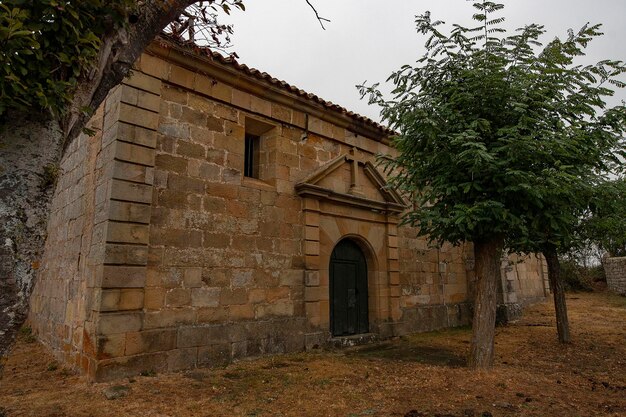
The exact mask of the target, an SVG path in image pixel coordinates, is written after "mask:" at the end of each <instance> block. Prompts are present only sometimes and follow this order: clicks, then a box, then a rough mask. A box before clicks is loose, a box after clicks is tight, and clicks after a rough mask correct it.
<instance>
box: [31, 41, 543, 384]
mask: <svg viewBox="0 0 626 417" xmlns="http://www.w3.org/2000/svg"><path fill="white" fill-rule="evenodd" d="M156 50H158V48H156ZM167 54H168V55H167V57H165V56H164V57H158V56H156V55H144V56H143V57H142V59H141V61H140V62H139V63H138V69H137V71H136V72H135V73H134V75H133V76H132V77H131V78H130V79H129V80H128V81H127V82H125V85H123V86H121V87H119V88H117V89H115V90H114V91H112V93H111V95H110V97H109V99H108V100H107V102H106V104H105V106H104V107H103V109H101V110H99V117H100V119H99V121H98V122H97V124H98V126H99V127H100V130H99V132H100V133H99V134H98V136H96V138H95V140H93V141H90V140H88V139H87V138H82V139H81V140H80V141H78V142H77V143H76V144H73V145H72V146H70V148H69V150H68V153H67V155H66V157H65V158H64V162H63V165H62V168H63V175H62V176H61V177H60V179H59V185H58V189H57V191H56V197H55V203H54V207H53V214H52V217H51V222H50V225H49V236H50V238H49V243H48V246H47V253H46V256H45V260H44V264H45V265H44V268H43V269H42V277H43V278H42V280H41V281H40V284H38V285H39V286H40V287H39V289H38V291H36V293H35V297H34V299H33V311H32V317H34V323H35V327H36V329H38V331H39V332H40V334H42V333H43V334H47V335H49V336H46V337H47V342H48V343H49V344H50V345H52V346H53V347H54V348H55V349H57V350H58V351H61V350H62V349H63V348H64V346H68V345H71V348H70V351H71V355H74V356H76V355H82V356H83V357H84V358H85V360H84V363H83V364H81V366H82V367H83V369H85V370H86V371H87V372H89V373H90V374H91V375H92V376H94V377H95V378H100V379H104V380H107V379H112V378H119V377H121V376H125V375H132V374H136V373H139V372H142V371H156V372H162V371H167V370H178V369H183V368H190V367H195V366H219V365H223V364H225V363H227V362H229V361H231V360H233V359H238V358H242V357H245V356H253V355H262V354H276V353H283V352H290V351H297V350H304V349H314V348H318V347H321V346H323V345H325V344H327V343H328V342H329V339H330V338H331V336H332V335H331V334H330V331H329V329H331V306H333V305H334V304H333V300H331V288H333V283H334V281H333V280H336V279H341V278H340V277H337V276H334V275H333V272H332V271H333V270H332V268H331V258H332V255H333V250H334V248H335V247H336V246H337V244H338V243H339V242H340V241H341V240H342V239H351V240H353V241H354V242H355V243H356V245H357V247H358V248H360V250H361V251H362V252H363V256H364V257H365V259H366V266H367V271H364V272H366V276H365V279H366V281H367V286H366V288H367V292H368V294H367V300H368V303H367V305H366V306H362V308H367V311H368V319H369V322H368V323H367V324H368V330H369V332H371V333H373V334H375V336H371V337H381V338H385V337H390V336H392V335H402V334H406V333H409V332H413V331H423V330H432V329H435V328H440V327H444V326H457V325H464V324H467V323H468V320H469V317H470V315H469V306H468V305H467V303H466V302H467V300H468V299H470V297H471V292H472V285H473V279H474V274H473V255H472V252H473V249H472V247H471V245H469V244H468V245H463V246H461V247H452V246H450V245H443V246H442V247H438V248H434V247H430V246H429V245H428V244H427V240H426V239H424V238H417V237H416V235H417V230H415V229H413V228H410V227H406V226H398V223H399V219H400V214H399V213H397V212H393V211H388V208H389V207H391V205H390V204H399V203H398V201H399V200H398V199H397V198H396V197H393V196H391V197H390V195H391V194H390V192H389V190H386V189H385V184H384V180H383V179H381V178H382V177H381V176H380V175H378V174H376V173H375V172H374V171H373V169H374V168H373V165H371V164H370V163H375V161H376V154H378V153H381V154H385V153H393V152H394V150H393V149H390V148H389V147H388V146H387V145H386V144H385V143H386V142H384V141H382V140H381V137H382V135H383V132H382V131H377V130H376V128H373V127H371V128H370V127H367V126H366V125H367V123H365V124H364V123H363V121H362V120H361V119H358V120H354V119H352V118H351V116H349V115H346V114H344V113H341V112H340V113H337V112H336V111H335V110H333V109H332V108H325V106H323V105H320V104H319V103H308V102H306V99H305V98H304V97H299V96H298V97H296V96H295V95H293V93H292V92H286V91H283V92H281V90H280V88H278V87H277V86H275V85H273V86H271V88H267V87H268V86H267V85H266V84H264V83H265V81H261V80H258V79H256V78H254V77H252V78H250V77H249V76H248V75H246V74H244V73H242V74H240V77H241V78H240V79H241V80H243V79H245V80H246V82H245V83H243V84H242V85H228V84H225V83H224V82H223V81H222V80H223V79H224V75H223V74H224V73H223V70H224V68H222V67H221V65H223V64H221V63H220V62H219V61H218V60H214V61H209V60H205V61H203V63H202V70H201V71H198V70H197V69H194V65H193V60H192V58H191V57H189V56H185V57H179V58H180V59H182V60H184V61H185V62H186V64H185V67H184V68H183V67H182V66H180V65H179V64H178V63H174V61H173V60H172V61H170V59H172V57H174V56H175V55H176V54H178V52H177V50H176V48H174V49H171V50H169V52H168V53H167ZM157 55H158V54H157ZM212 68H213V69H212ZM226 70H227V71H228V72H229V73H230V72H232V71H235V69H233V68H231V67H228V68H227V69H226ZM211 71H215V72H216V74H211ZM218 75H219V76H218ZM245 85H248V86H255V87H254V88H251V89H250V88H247V87H244V86H245ZM251 90H253V91H251ZM287 103H293V106H291V105H289V104H287ZM307 109H308V110H307ZM331 120H332V121H333V122H332V123H331V122H330V121H331ZM342 120H343V122H342ZM355 122H356V123H355ZM368 132H369V133H368ZM246 134H249V135H255V136H258V137H259V139H255V140H254V141H255V143H256V144H257V149H255V150H254V152H253V154H254V158H253V159H255V161H256V162H255V164H256V165H258V175H257V173H256V171H257V170H256V168H255V170H254V171H255V173H254V176H255V178H251V177H246V176H245V175H244V172H246V171H247V170H246V161H245V157H244V154H245V148H246ZM85 161H86V163H84V162H85ZM307 187H308V188H307ZM305 188H306V190H308V191H306V192H302V191H301V190H303V189H305ZM392 197H393V198H392ZM392 200H393V201H392ZM502 271H503V274H502V277H503V278H502V279H503V281H502V286H501V287H502V289H503V290H502V292H501V293H500V294H499V298H500V300H501V302H503V303H509V304H511V303H524V302H526V301H529V300H535V299H541V298H543V297H544V296H545V295H546V294H547V292H546V287H545V283H544V279H543V278H544V274H543V273H544V268H543V263H542V260H541V259H537V258H534V257H526V258H523V259H521V258H520V259H517V258H515V259H511V262H510V263H506V262H505V263H503V266H502ZM337 297H338V300H337V302H342V299H341V297H339V296H337ZM343 301H345V302H347V301H346V300H343ZM52 334H54V335H52ZM67 356H68V359H69V356H70V355H67Z"/></svg>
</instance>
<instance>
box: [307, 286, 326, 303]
mask: <svg viewBox="0 0 626 417" xmlns="http://www.w3.org/2000/svg"><path fill="white" fill-rule="evenodd" d="M322 299H328V288H327V287H306V288H305V289H304V301H306V302H307V303H308V302H312V301H320V300H322Z"/></svg>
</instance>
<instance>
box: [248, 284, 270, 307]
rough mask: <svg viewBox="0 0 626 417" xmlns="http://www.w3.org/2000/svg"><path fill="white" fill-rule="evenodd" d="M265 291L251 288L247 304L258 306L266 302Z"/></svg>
mask: <svg viewBox="0 0 626 417" xmlns="http://www.w3.org/2000/svg"><path fill="white" fill-rule="evenodd" d="M266 293H267V290H265V289H263V288H253V289H251V290H250V291H249V292H248V303H250V304H258V303H262V302H264V301H266V300H267V297H266Z"/></svg>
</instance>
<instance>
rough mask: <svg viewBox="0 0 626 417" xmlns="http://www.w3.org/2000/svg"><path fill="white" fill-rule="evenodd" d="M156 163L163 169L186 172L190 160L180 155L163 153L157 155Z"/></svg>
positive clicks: (180, 172)
mask: <svg viewBox="0 0 626 417" xmlns="http://www.w3.org/2000/svg"><path fill="white" fill-rule="evenodd" d="M155 165H156V167H157V168H158V169H160V170H163V171H170V172H176V173H178V174H185V173H186V172H187V166H188V160H187V159H185V158H183V157H180V156H173V155H164V154H161V155H157V156H156V158H155Z"/></svg>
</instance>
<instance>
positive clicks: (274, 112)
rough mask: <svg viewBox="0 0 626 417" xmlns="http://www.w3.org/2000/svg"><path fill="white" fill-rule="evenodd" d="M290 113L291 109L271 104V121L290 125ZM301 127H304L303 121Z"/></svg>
mask: <svg viewBox="0 0 626 417" xmlns="http://www.w3.org/2000/svg"><path fill="white" fill-rule="evenodd" d="M291 113H292V110H291V109H289V108H287V107H285V106H281V105H280V104H276V103H272V108H271V116H272V118H273V119H277V120H280V121H281V122H285V123H291ZM302 125H304V121H303V123H302ZM302 127H304V126H302Z"/></svg>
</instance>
